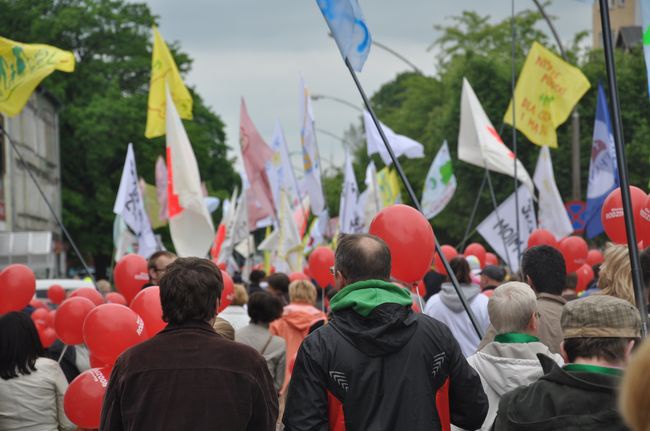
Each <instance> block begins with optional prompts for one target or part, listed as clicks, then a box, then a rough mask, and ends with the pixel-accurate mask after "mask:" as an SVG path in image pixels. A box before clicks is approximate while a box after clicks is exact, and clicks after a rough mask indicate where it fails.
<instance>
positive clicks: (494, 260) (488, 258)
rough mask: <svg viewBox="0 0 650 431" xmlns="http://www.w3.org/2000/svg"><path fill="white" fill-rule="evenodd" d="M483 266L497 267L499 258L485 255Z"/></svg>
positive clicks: (491, 254)
mask: <svg viewBox="0 0 650 431" xmlns="http://www.w3.org/2000/svg"><path fill="white" fill-rule="evenodd" d="M485 264H486V265H497V266H498V265H499V258H498V257H497V255H496V254H494V253H489V252H488V253H485Z"/></svg>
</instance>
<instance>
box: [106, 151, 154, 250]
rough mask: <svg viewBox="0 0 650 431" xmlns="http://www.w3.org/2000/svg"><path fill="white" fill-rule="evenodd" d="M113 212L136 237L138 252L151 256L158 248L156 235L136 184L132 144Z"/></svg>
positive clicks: (127, 152)
mask: <svg viewBox="0 0 650 431" xmlns="http://www.w3.org/2000/svg"><path fill="white" fill-rule="evenodd" d="M113 212H114V213H115V214H117V215H119V216H121V217H122V220H124V223H126V225H127V226H128V227H130V228H131V230H132V231H133V233H135V235H136V237H137V238H138V254H139V255H141V256H144V257H149V256H151V255H152V254H153V253H154V252H155V251H156V250H157V248H158V244H157V243H156V237H155V236H154V234H153V230H151V224H150V223H149V217H148V216H147V212H146V211H145V207H144V200H143V199H142V192H141V191H140V187H139V184H138V170H137V169H136V166H135V154H134V153H133V144H129V146H128V148H127V150H126V160H125V161H124V169H123V170H122V178H121V180H120V187H119V189H118V191H117V197H116V198H115V205H114V206H113Z"/></svg>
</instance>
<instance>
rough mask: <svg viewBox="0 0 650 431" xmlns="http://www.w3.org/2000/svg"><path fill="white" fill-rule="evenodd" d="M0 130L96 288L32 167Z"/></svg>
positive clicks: (2, 128)
mask: <svg viewBox="0 0 650 431" xmlns="http://www.w3.org/2000/svg"><path fill="white" fill-rule="evenodd" d="M0 132H2V134H4V135H5V136H6V137H7V140H8V141H9V144H10V145H11V148H13V150H14V152H15V153H16V155H17V156H18V159H19V160H20V163H21V164H22V165H23V168H25V170H26V171H27V174H29V177H30V178H31V179H32V181H33V182H34V185H35V186H36V189H37V190H38V192H39V193H40V195H41V197H42V198H43V200H44V201H45V205H47V208H48V209H49V210H50V213H51V214H52V217H54V221H55V222H56V224H58V225H59V227H60V228H61V232H63V235H65V237H66V238H67V239H68V242H69V243H70V246H71V247H72V249H73V250H74V252H75V254H76V255H77V257H78V258H79V261H80V262H81V266H83V267H84V269H85V270H86V272H87V273H88V276H89V277H90V279H91V280H92V282H93V285H94V286H95V289H97V280H95V276H94V275H93V274H92V273H91V272H90V268H89V267H88V265H87V264H86V261H85V260H84V258H83V256H82V255H81V252H80V251H79V249H78V248H77V244H76V243H75V242H74V241H73V240H72V237H71V236H70V234H69V233H68V230H67V229H66V228H65V226H64V225H63V222H61V220H60V219H59V216H58V215H57V214H56V211H54V208H53V207H52V204H51V203H50V201H49V199H48V198H47V196H45V192H43V189H42V188H41V186H40V184H38V181H37V180H36V177H35V176H34V172H32V169H31V168H30V167H29V165H28V164H27V162H26V161H25V159H24V158H23V155H22V154H21V153H20V151H19V150H18V147H17V146H16V143H15V142H14V140H13V139H12V138H11V136H9V133H7V131H6V130H5V129H4V127H3V126H1V125H0Z"/></svg>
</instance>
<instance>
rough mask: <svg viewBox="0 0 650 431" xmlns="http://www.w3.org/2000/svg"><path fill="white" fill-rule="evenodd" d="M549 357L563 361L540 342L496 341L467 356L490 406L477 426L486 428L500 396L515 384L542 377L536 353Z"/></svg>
mask: <svg viewBox="0 0 650 431" xmlns="http://www.w3.org/2000/svg"><path fill="white" fill-rule="evenodd" d="M538 353H542V354H544V355H546V356H548V357H549V358H553V359H554V360H555V362H557V363H558V365H560V366H562V365H564V361H563V360H562V357H561V356H560V355H558V354H555V353H551V351H550V350H549V348H548V347H546V345H544V344H542V343H541V342H532V343H498V342H496V341H493V342H491V343H490V344H488V345H487V346H485V347H484V348H483V349H481V350H479V351H478V352H476V353H475V354H473V355H472V356H470V357H469V358H467V362H469V364H470V365H471V366H472V367H473V368H474V369H475V370H476V371H477V372H478V374H479V376H480V377H481V383H482V384H483V390H485V393H486V395H487V397H488V402H489V404H490V407H489V409H488V414H487V416H486V417H485V422H483V426H482V427H481V430H489V429H490V428H491V427H492V424H493V423H494V420H495V419H496V416H497V410H498V408H499V401H501V397H502V396H503V395H504V394H505V393H507V392H510V391H512V390H513V389H516V388H518V387H519V386H524V385H529V384H531V383H533V382H535V381H536V380H537V379H539V378H540V377H542V375H543V371H542V366H541V365H540V363H539V360H538V359H537V354H538Z"/></svg>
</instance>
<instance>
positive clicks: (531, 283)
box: [526, 275, 537, 292]
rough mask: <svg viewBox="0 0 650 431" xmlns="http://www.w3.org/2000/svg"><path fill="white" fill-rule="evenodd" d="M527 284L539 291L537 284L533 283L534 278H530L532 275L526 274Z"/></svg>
mask: <svg viewBox="0 0 650 431" xmlns="http://www.w3.org/2000/svg"><path fill="white" fill-rule="evenodd" d="M526 284H527V285H529V286H530V287H532V288H533V290H534V291H535V292H537V289H535V284H533V279H532V278H530V275H527V276H526Z"/></svg>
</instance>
